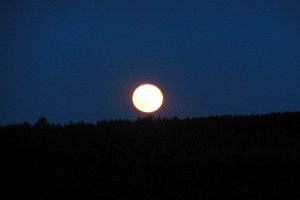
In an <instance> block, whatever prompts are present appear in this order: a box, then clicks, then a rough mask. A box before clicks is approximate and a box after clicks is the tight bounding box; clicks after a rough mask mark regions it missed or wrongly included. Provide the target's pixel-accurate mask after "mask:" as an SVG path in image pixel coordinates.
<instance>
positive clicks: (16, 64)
mask: <svg viewBox="0 0 300 200" xmlns="http://www.w3.org/2000/svg"><path fill="white" fill-rule="evenodd" d="M141 83H153V84H155V85H157V86H159V87H160V88H161V90H162V92H163V93H164V96H165V102H164V105H163V107H162V108H161V109H160V110H159V111H158V112H156V113H154V114H155V115H156V116H158V115H160V116H161V117H172V116H177V117H179V118H185V117H201V116H208V115H223V114H263V113H269V112H284V111H299V110H300V1H299V0H279V1H277V0H264V1H258V0H251V1H250V0H243V1H241V0H236V1H234V0H228V1H224V0H219V1H218V0H203V1H201V0H195V1H190V0H185V1H174V0H172V1H171V0H170V1H154V0H151V1H126V0H123V1H101V0H95V1H93V0H89V1H82V0H81V1H75V0H70V1H63V0H51V1H48V0H47V1H46V0H45V1H44V0H36V1H34V0H1V1H0V91H1V93H0V125H3V124H8V123H21V122H24V121H27V122H30V123H35V122H36V120H37V119H38V118H39V117H42V116H45V117H46V118H47V119H48V121H49V122H53V123H67V122H70V121H75V122H76V121H81V120H83V121H85V122H96V121H97V120H103V119H136V118H137V117H138V116H140V117H143V116H145V114H143V113H140V112H138V111H137V110H136V109H135V108H134V107H133V105H132V103H131V95H132V92H133V90H134V88H135V87H137V86H138V85H139V84H141Z"/></svg>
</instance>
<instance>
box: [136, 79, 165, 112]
mask: <svg viewBox="0 0 300 200" xmlns="http://www.w3.org/2000/svg"><path fill="white" fill-rule="evenodd" d="M132 102H133V104H134V106H135V107H136V108H137V109H138V110H140V111H142V112H147V113H150V112H154V111H156V110H157V109H159V108H160V106H161V105H162V102H163V94H162V92H161V91H160V90H159V89H158V87H156V86H154V85H150V84H145V85H141V86H139V87H138V88H137V89H135V91H134V92H133V95H132Z"/></svg>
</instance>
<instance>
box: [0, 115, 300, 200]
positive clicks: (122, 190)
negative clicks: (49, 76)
mask: <svg viewBox="0 0 300 200" xmlns="http://www.w3.org/2000/svg"><path fill="white" fill-rule="evenodd" d="M0 158H1V166H0V170H1V173H0V174H1V179H0V180H1V190H2V192H1V193H0V195H2V196H3V197H1V196H0V199H25V198H26V197H28V198H30V199H71V198H72V199H93V198H98V199H128V198H130V199H132V198H134V199H164V200H165V199H175V198H176V199H215V198H218V199H225V198H236V199H261V198H263V199H266V198H270V197H271V198H272V197H278V196H280V197H282V198H286V197H292V196H295V195H300V172H299V169H300V164H299V163H300V112H295V113H274V114H268V115H252V116H219V117H207V118H188V119H177V118H176V117H174V118H168V119H166V118H155V117H151V116H149V117H147V118H141V119H140V118H139V119H137V120H136V121H128V120H111V121H100V122H97V123H96V124H88V123H84V122H80V123H70V124H67V125H53V124H50V123H48V122H47V120H46V119H45V118H40V119H39V120H38V122H37V123H36V124H35V125H30V124H28V123H23V124H13V125H8V126H4V127H1V128H0ZM4 196H5V198H4Z"/></svg>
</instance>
